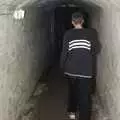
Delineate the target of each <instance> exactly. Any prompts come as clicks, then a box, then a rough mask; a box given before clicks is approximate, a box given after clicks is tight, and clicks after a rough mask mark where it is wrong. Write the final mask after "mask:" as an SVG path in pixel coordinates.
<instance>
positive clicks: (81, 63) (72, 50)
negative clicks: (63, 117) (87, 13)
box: [61, 12, 97, 120]
mask: <svg viewBox="0 0 120 120" xmlns="http://www.w3.org/2000/svg"><path fill="white" fill-rule="evenodd" d="M72 24H73V26H74V29H71V30H68V31H67V32H66V33H65V35H64V40H63V50H62V56H61V67H62V68H63V69H64V74H65V76H66V78H67V79H68V83H69V86H68V87H69V104H68V112H69V117H70V119H76V114H75V113H76V112H77V111H78V110H79V115H80V119H81V120H89V117H90V116H89V113H90V111H89V107H90V100H89V96H90V94H89V93H90V92H89V84H90V81H91V79H92V74H93V73H92V56H93V55H95V54H96V42H95V41H96V40H97V32H96V30H94V29H88V28H83V24H84V17H83V15H82V13H79V12H76V13H74V14H73V15H72Z"/></svg>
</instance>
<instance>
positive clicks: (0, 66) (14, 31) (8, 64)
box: [0, 7, 50, 120]
mask: <svg viewBox="0 0 120 120" xmlns="http://www.w3.org/2000/svg"><path fill="white" fill-rule="evenodd" d="M47 17H48V16H47V14H46V13H45V12H44V10H43V9H40V8H34V7H33V8H28V9H26V16H25V19H24V20H15V19H13V16H12V15H8V16H6V15H5V16H0V120H16V119H17V117H18V116H19V114H20V112H21V110H22V109H23V107H24V105H25V102H26V101H27V100H28V98H29V96H30V95H31V92H32V91H33V88H34V86H35V84H36V82H37V81H38V80H39V78H40V76H41V74H42V72H43V70H44V69H45V68H46V67H47V66H48V51H49V50H48V48H49V43H50V42H49V41H48V29H47V27H48V20H49V19H48V18H47ZM48 42H49V43H48Z"/></svg>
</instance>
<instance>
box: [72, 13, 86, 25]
mask: <svg viewBox="0 0 120 120" xmlns="http://www.w3.org/2000/svg"><path fill="white" fill-rule="evenodd" d="M72 21H73V22H75V24H81V22H82V21H84V16H83V14H82V13H81V12H75V13H73V14H72Z"/></svg>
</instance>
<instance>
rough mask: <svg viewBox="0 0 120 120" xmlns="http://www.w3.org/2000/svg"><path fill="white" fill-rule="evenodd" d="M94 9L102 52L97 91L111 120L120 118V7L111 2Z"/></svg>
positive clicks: (99, 60)
mask: <svg viewBox="0 0 120 120" xmlns="http://www.w3.org/2000/svg"><path fill="white" fill-rule="evenodd" d="M100 7H101V8H100V9H93V10H92V18H93V19H92V26H93V27H94V28H96V29H97V30H98V33H99V40H100V43H101V47H102V49H101V52H100V54H99V56H98V59H97V60H98V61H97V63H98V65H97V71H98V72H97V91H98V93H99V96H100V98H101V101H102V104H103V105H104V109H105V111H106V112H108V113H109V115H110V118H111V120H119V119H120V100H119V98H120V94H119V91H120V82H119V80H120V75H119V72H120V55H119V48H120V35H119V34H120V31H119V27H118V26H119V25H120V9H119V8H118V7H117V6H116V5H114V4H111V3H107V4H104V5H101V6H100Z"/></svg>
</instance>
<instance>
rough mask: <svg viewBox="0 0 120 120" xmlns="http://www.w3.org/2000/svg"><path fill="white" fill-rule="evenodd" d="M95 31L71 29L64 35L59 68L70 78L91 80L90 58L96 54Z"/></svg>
mask: <svg viewBox="0 0 120 120" xmlns="http://www.w3.org/2000/svg"><path fill="white" fill-rule="evenodd" d="M96 41H97V32H96V30H95V29H71V30H69V31H67V32H66V33H65V35H64V40H63V50H62V55H61V68H63V69H64V74H66V75H68V76H72V77H84V78H92V74H93V73H92V56H93V55H95V54H96V53H97V49H96V47H97V43H96Z"/></svg>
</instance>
